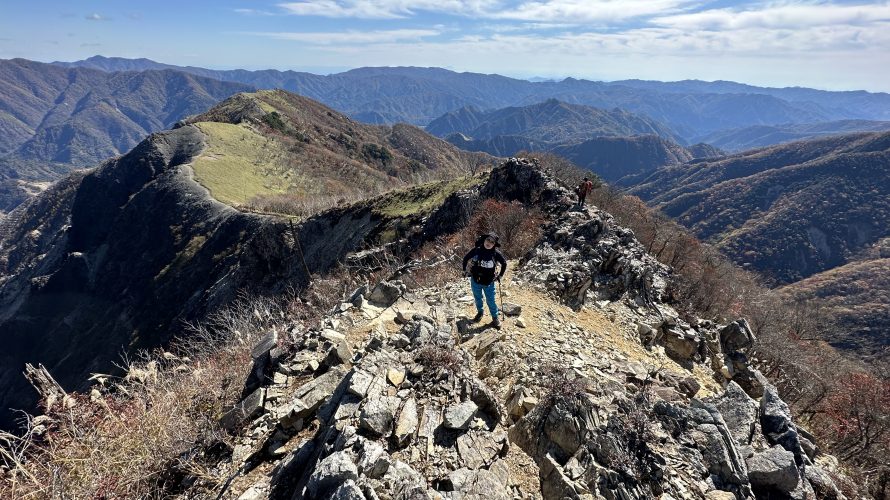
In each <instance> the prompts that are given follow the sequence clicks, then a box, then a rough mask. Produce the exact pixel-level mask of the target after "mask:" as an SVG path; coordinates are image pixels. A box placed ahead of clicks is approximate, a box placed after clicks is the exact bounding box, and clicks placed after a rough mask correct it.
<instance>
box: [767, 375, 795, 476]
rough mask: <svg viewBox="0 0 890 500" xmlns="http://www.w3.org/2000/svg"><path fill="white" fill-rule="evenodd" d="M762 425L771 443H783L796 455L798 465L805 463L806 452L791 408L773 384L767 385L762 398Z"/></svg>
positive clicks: (783, 445)
mask: <svg viewBox="0 0 890 500" xmlns="http://www.w3.org/2000/svg"><path fill="white" fill-rule="evenodd" d="M760 426H761V427H762V428H763V435H764V436H766V437H767V439H768V440H769V442H770V443H774V444H778V445H781V446H782V448H785V449H786V450H788V451H789V452H791V453H792V454H793V455H794V459H795V461H796V462H797V465H802V464H803V462H804V461H803V457H804V452H803V448H802V447H801V444H800V436H799V435H798V433H797V426H796V425H794V422H793V421H792V419H791V410H790V409H789V408H788V404H787V403H785V402H784V401H782V398H780V397H779V391H778V390H777V389H776V387H775V386H773V385H767V386H766V388H765V390H764V392H763V397H762V398H761V399H760Z"/></svg>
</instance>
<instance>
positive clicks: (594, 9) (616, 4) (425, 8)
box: [278, 0, 701, 25]
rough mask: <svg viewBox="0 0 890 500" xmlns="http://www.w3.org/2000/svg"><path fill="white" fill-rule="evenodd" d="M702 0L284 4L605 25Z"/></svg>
mask: <svg viewBox="0 0 890 500" xmlns="http://www.w3.org/2000/svg"><path fill="white" fill-rule="evenodd" d="M700 1H701V0H539V1H520V2H507V1H504V0H318V1H311V2H310V1H299V2H288V3H281V4H278V6H279V7H281V8H282V9H284V10H285V11H286V12H288V13H290V14H296V15H303V16H322V17H333V18H360V19H401V18H409V17H412V16H414V15H417V14H418V13H421V12H433V13H439V14H449V15H454V16H462V17H471V18H477V19H504V20H513V21H527V22H532V23H569V24H572V25H578V24H585V23H591V22H597V23H601V22H604V21H615V20H624V19H632V18H636V17H642V16H652V15H664V14H671V13H678V12H681V10H682V9H684V8H686V7H688V6H690V5H695V4H698V3H700Z"/></svg>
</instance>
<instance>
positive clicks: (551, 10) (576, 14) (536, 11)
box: [487, 0, 693, 24]
mask: <svg viewBox="0 0 890 500" xmlns="http://www.w3.org/2000/svg"><path fill="white" fill-rule="evenodd" d="M692 3H693V2H692V1H691V0H549V1H537V2H523V3H521V4H519V5H517V6H516V7H514V8H507V9H501V10H496V11H491V12H488V13H487V14H488V17H491V18H495V19H512V20H518V21H530V22H543V23H548V22H549V23H571V24H586V23H601V22H605V21H621V20H627V19H633V18H638V17H644V16H652V15H656V14H665V13H671V12H679V11H680V9H682V8H684V7H687V6H689V5H691V4H692Z"/></svg>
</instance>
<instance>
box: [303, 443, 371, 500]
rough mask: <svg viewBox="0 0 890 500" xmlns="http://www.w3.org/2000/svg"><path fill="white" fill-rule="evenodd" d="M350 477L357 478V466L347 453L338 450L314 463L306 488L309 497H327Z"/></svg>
mask: <svg viewBox="0 0 890 500" xmlns="http://www.w3.org/2000/svg"><path fill="white" fill-rule="evenodd" d="M350 479H351V480H353V481H355V480H356V479H358V468H357V467H356V466H355V463H354V462H353V459H352V457H350V456H349V454H347V453H346V452H344V451H338V452H335V453H331V454H330V455H328V456H327V457H325V458H324V459H322V460H321V461H319V462H318V464H316V466H315V470H313V471H312V475H311V476H309V483H308V484H307V485H306V489H307V491H308V492H309V496H310V498H327V497H328V496H329V494H330V493H331V492H332V491H333V490H334V489H335V488H337V487H338V486H340V485H341V484H343V483H345V482H346V481H347V480H350Z"/></svg>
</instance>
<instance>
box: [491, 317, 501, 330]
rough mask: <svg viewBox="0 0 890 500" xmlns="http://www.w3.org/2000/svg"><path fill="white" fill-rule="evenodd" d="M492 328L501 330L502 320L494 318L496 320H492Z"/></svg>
mask: <svg viewBox="0 0 890 500" xmlns="http://www.w3.org/2000/svg"><path fill="white" fill-rule="evenodd" d="M491 326H493V327H495V328H497V329H498V330H500V329H501V319H500V318H494V319H492V320H491Z"/></svg>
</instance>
